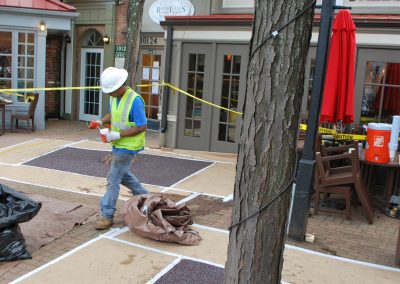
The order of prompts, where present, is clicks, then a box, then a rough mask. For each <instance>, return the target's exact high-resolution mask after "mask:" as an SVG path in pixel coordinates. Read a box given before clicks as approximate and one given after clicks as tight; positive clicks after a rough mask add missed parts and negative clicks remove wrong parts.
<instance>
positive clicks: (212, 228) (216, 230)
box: [191, 224, 229, 234]
mask: <svg viewBox="0 0 400 284" xmlns="http://www.w3.org/2000/svg"><path fill="white" fill-rule="evenodd" d="M191 226H192V227H194V228H199V229H203V230H208V231H213V232H218V233H224V234H229V231H228V230H223V229H218V228H214V227H209V226H204V225H200V224H193V225H191Z"/></svg>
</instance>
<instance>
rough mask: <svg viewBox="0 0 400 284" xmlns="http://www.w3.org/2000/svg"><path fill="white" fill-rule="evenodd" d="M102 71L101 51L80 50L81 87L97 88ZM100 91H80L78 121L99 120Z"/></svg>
mask: <svg viewBox="0 0 400 284" xmlns="http://www.w3.org/2000/svg"><path fill="white" fill-rule="evenodd" d="M102 71H103V49H97V48H82V51H81V83H80V85H81V86H91V87H93V86H99V85H100V75H101V72H102ZM101 95H102V93H101V90H100V89H83V90H81V91H80V104H79V119H80V120H85V121H90V120H98V119H100V118H101V103H102V100H101Z"/></svg>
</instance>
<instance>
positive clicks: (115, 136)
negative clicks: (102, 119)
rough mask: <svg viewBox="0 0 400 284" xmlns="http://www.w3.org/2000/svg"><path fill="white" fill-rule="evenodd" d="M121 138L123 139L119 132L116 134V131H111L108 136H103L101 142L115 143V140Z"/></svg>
mask: <svg viewBox="0 0 400 284" xmlns="http://www.w3.org/2000/svg"><path fill="white" fill-rule="evenodd" d="M120 138H121V135H120V134H119V132H116V131H111V132H110V133H108V134H107V135H101V140H102V141H103V142H104V143H107V142H111V141H115V140H118V139H120Z"/></svg>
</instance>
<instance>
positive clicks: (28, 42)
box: [17, 32, 35, 102]
mask: <svg viewBox="0 0 400 284" xmlns="http://www.w3.org/2000/svg"><path fill="white" fill-rule="evenodd" d="M33 38H34V34H33V33H25V32H19V33H18V43H17V46H18V59H17V60H18V68H17V70H18V72H17V75H18V77H17V86H18V88H33V87H34V81H35V78H34V77H35V76H34V60H35V42H34V40H33ZM28 63H29V64H28ZM28 65H29V66H28ZM21 94H26V92H23V93H21ZM17 100H18V101H20V102H23V101H24V97H17Z"/></svg>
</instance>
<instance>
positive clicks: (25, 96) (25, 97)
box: [0, 89, 35, 103]
mask: <svg viewBox="0 0 400 284" xmlns="http://www.w3.org/2000/svg"><path fill="white" fill-rule="evenodd" d="M0 90H1V92H2V93H4V94H7V95H11V96H16V97H23V98H24V101H25V103H27V102H28V100H29V99H30V100H33V99H35V97H34V96H29V95H22V94H17V93H12V92H7V91H3V90H2V89H0Z"/></svg>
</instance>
